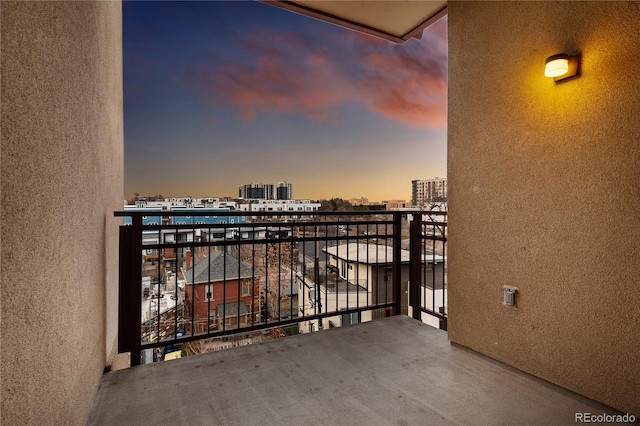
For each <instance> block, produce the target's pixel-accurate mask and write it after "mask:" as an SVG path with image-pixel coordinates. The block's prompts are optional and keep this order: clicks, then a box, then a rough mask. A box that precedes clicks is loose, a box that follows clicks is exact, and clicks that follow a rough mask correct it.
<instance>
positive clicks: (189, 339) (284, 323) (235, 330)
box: [142, 302, 395, 349]
mask: <svg viewBox="0 0 640 426" xmlns="http://www.w3.org/2000/svg"><path fill="white" fill-rule="evenodd" d="M394 304H395V302H387V303H380V304H376V305H369V306H365V307H362V308H353V309H345V310H340V311H332V312H325V313H322V314H316V315H307V316H298V317H295V318H289V319H286V320H278V321H270V322H259V323H258V324H257V325H256V324H254V325H252V326H247V327H240V328H237V327H236V328H227V329H226V330H220V331H216V332H212V333H203V334H195V335H191V336H183V337H178V338H176V339H165V340H160V341H156V342H150V343H142V349H151V348H158V347H161V346H167V345H175V344H180V343H187V342H192V341H194V340H202V339H209V338H215V337H224V336H229V335H233V334H242V333H249V332H253V331H260V330H266V329H269V328H276V327H284V326H287V325H290V324H294V323H299V322H304V321H313V320H316V319H322V318H328V317H334V316H339V315H345V314H352V313H355V312H365V311H371V310H374V309H384V308H389V307H392V306H394Z"/></svg>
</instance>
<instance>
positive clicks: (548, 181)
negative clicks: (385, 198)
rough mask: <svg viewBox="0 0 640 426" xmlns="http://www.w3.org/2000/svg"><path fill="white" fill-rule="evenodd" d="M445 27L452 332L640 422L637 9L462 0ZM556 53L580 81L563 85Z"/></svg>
mask: <svg viewBox="0 0 640 426" xmlns="http://www.w3.org/2000/svg"><path fill="white" fill-rule="evenodd" d="M448 22H449V130H448V143H449V154H448V177H449V209H450V215H449V228H450V230H449V236H450V240H449V250H448V254H449V270H448V273H449V285H450V287H449V315H450V322H449V337H450V339H451V340H452V341H453V342H456V343H459V344H461V345H464V346H467V347H470V348H472V349H474V350H476V351H479V352H481V353H484V354H487V355H489V356H491V357H493V358H496V359H498V360H501V361H504V362H506V363H508V364H511V365H513V366H515V367H517V368H520V369H522V370H525V371H527V372H530V373H532V374H534V375H537V376H539V377H542V378H544V379H547V380H549V381H551V382H554V383H557V384H559V385H561V386H563V387H566V388H568V389H571V390H573V391H576V392H578V393H580V394H583V395H586V396H588V397H591V398H594V399H596V400H598V401H601V402H603V403H605V404H609V405H611V406H613V407H616V408H618V409H620V410H623V411H630V412H633V413H635V414H636V415H638V414H640V350H639V348H640V309H639V306H640V292H639V289H640V260H639V259H640V243H639V242H640V118H639V117H640V115H639V114H640V113H639V111H640V110H639V105H640V73H639V72H638V70H640V2H594V3H585V2H562V3H551V2H514V3H511V2H495V3H494V2H458V1H452V2H450V3H449V21H448ZM562 52H564V53H569V54H573V53H581V54H582V65H581V67H582V75H581V77H579V78H577V79H574V80H572V81H567V82H564V83H560V84H556V83H554V82H553V80H552V79H549V78H545V77H544V75H543V69H544V60H545V58H546V57H548V56H550V55H553V54H556V53H562ZM503 285H514V286H516V287H518V288H519V294H518V307H517V308H516V309H512V308H507V307H504V306H502V305H501V302H502V286H503Z"/></svg>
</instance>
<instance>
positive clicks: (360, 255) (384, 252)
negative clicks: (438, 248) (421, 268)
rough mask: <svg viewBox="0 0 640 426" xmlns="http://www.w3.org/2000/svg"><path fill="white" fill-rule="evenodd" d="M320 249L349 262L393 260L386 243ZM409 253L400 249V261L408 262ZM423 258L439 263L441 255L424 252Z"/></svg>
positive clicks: (391, 250) (428, 261)
mask: <svg viewBox="0 0 640 426" xmlns="http://www.w3.org/2000/svg"><path fill="white" fill-rule="evenodd" d="M322 251H325V252H327V253H329V254H330V255H333V256H336V257H338V258H339V259H344V260H348V261H350V262H358V263H368V264H378V263H392V262H393V247H389V246H386V245H378V244H366V243H361V242H357V243H349V244H343V245H340V246H334V247H325V248H323V249H322ZM409 254H410V253H409V250H400V256H401V261H402V262H403V263H405V262H409V260H410V257H409ZM423 258H424V261H425V262H427V263H433V262H434V261H435V263H440V262H442V260H443V259H442V256H440V255H434V254H432V253H424V254H423Z"/></svg>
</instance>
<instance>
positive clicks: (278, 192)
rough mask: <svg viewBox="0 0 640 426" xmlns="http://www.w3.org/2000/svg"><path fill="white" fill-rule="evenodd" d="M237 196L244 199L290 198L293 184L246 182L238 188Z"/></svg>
mask: <svg viewBox="0 0 640 426" xmlns="http://www.w3.org/2000/svg"><path fill="white" fill-rule="evenodd" d="M238 196H239V197H240V198H244V199H245V200H291V199H292V198H293V185H292V184H290V183H288V182H276V183H248V184H246V185H242V186H241V187H239V188H238Z"/></svg>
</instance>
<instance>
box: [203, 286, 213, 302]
mask: <svg viewBox="0 0 640 426" xmlns="http://www.w3.org/2000/svg"><path fill="white" fill-rule="evenodd" d="M211 300H214V299H213V284H207V285H205V286H204V301H205V302H209V301H211Z"/></svg>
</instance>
